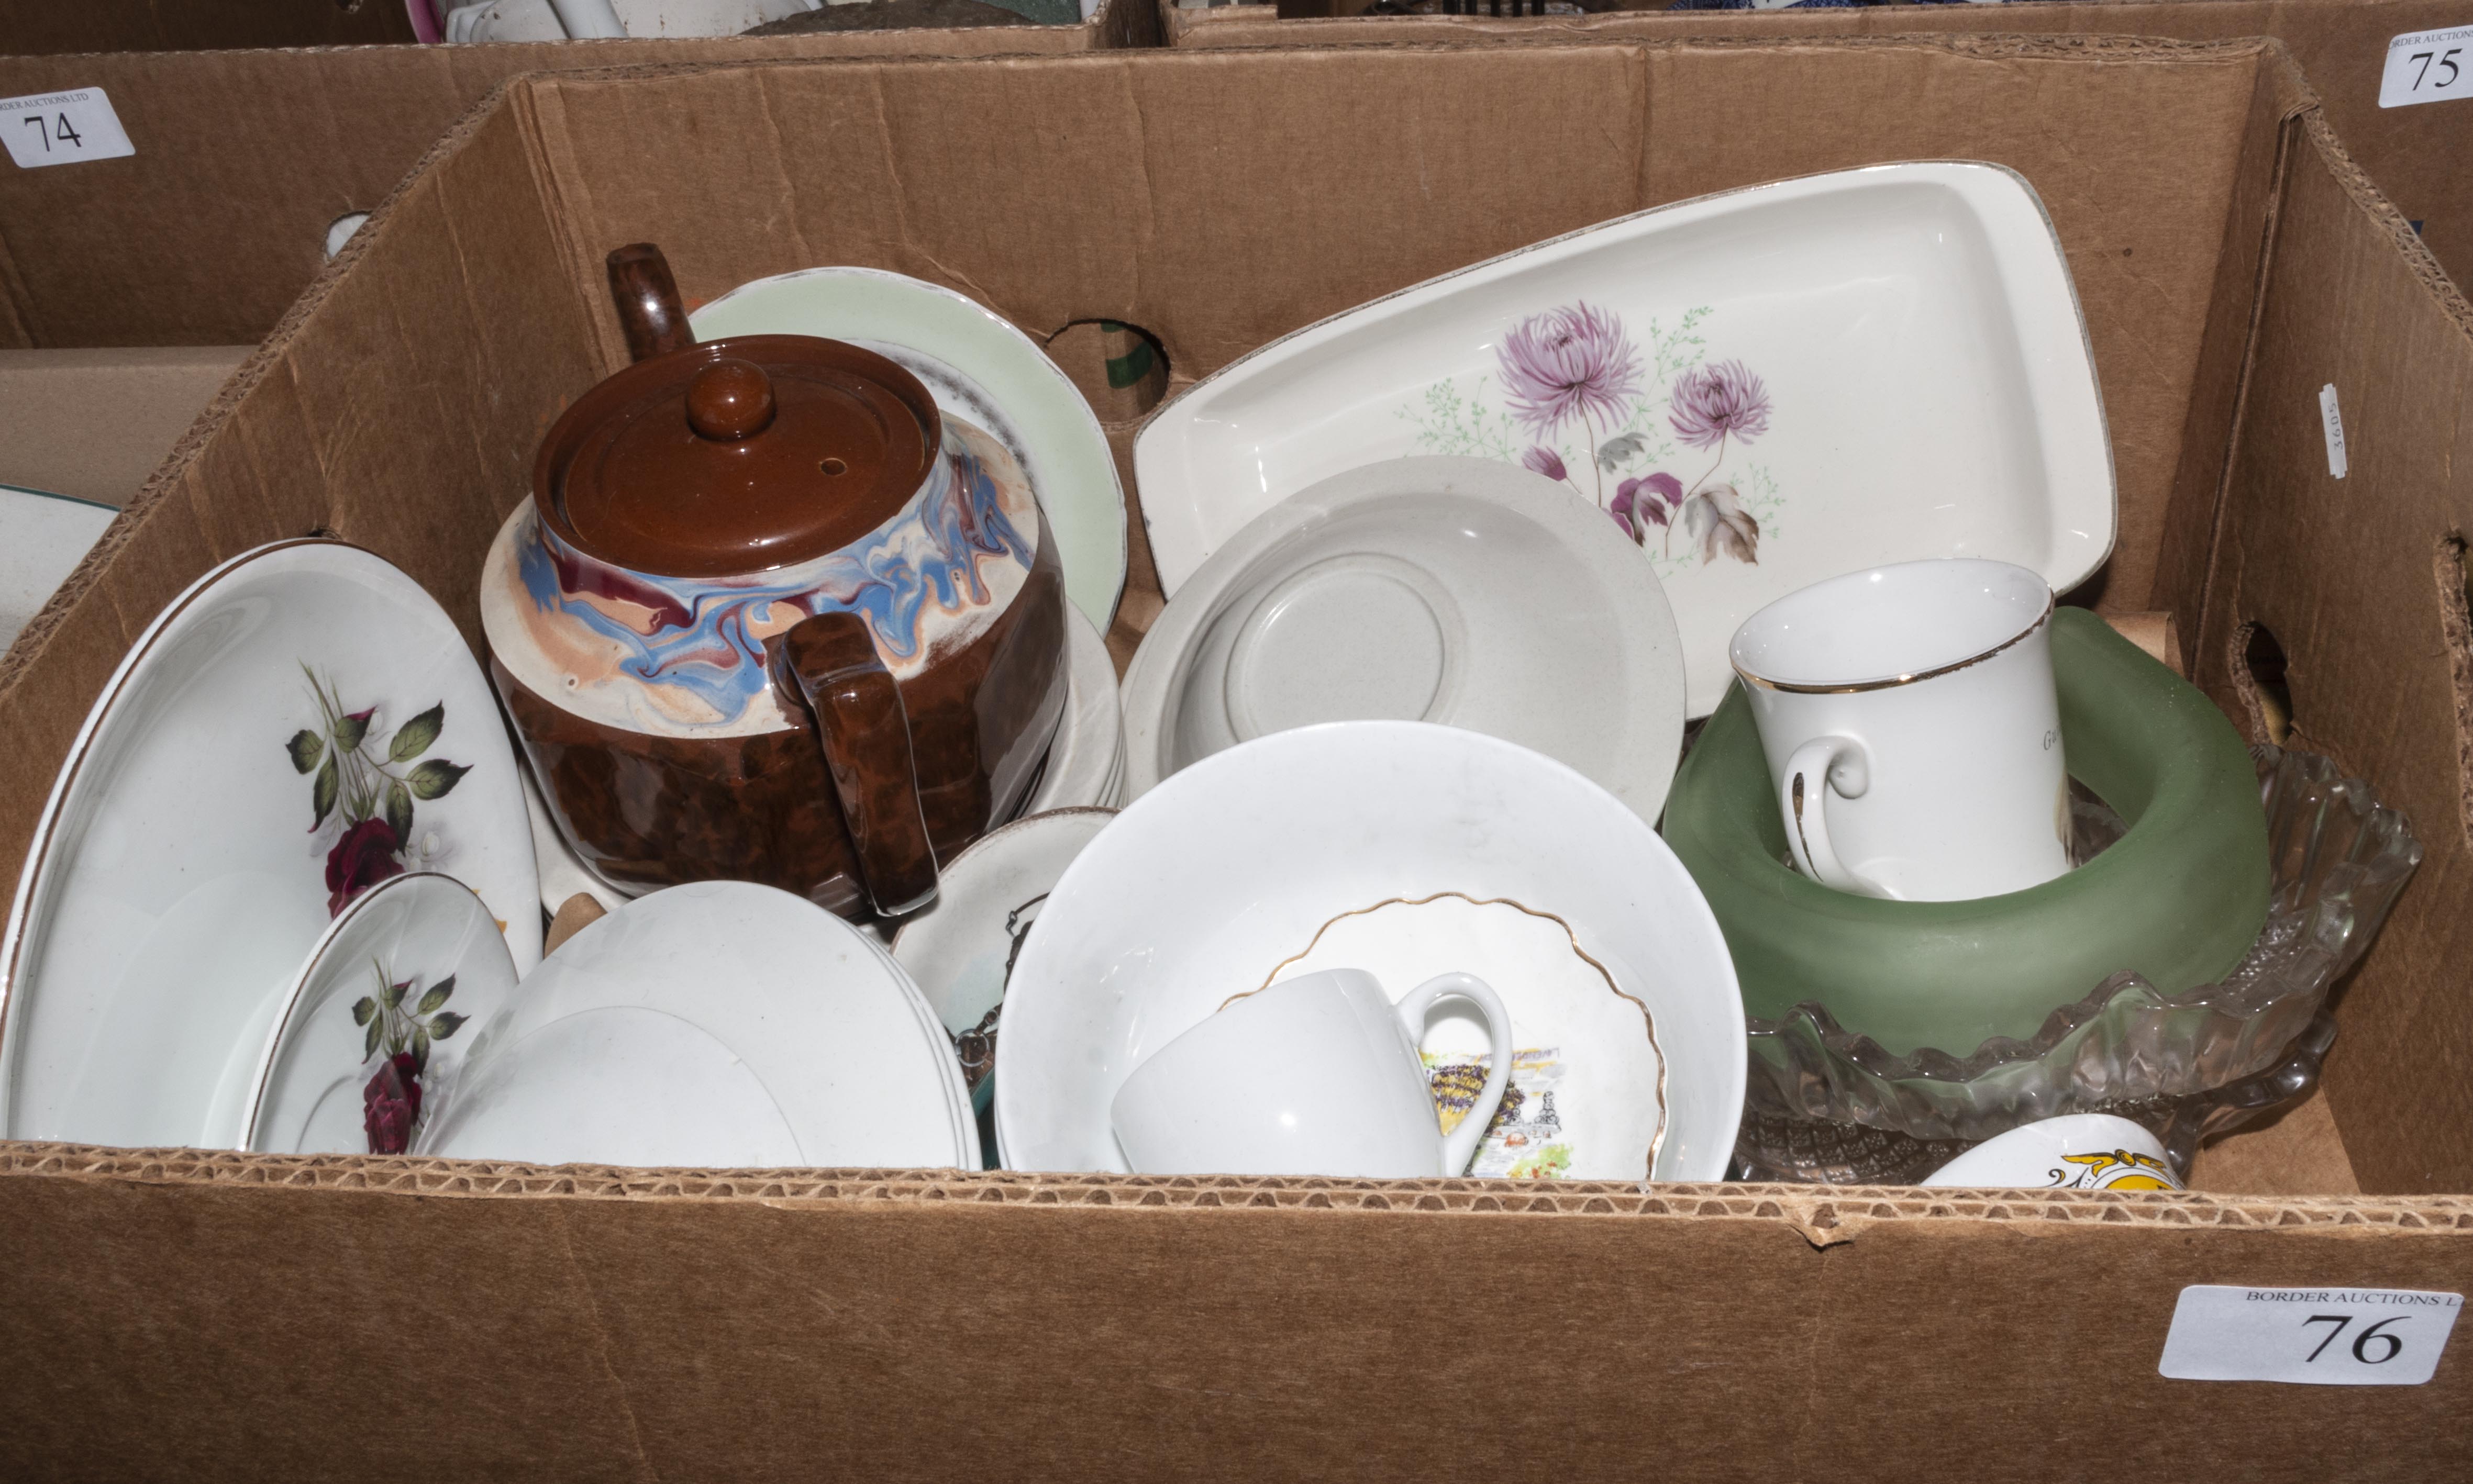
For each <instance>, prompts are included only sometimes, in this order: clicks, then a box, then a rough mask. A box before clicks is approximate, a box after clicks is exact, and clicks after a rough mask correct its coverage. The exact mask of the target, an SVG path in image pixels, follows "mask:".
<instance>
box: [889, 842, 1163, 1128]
mask: <svg viewBox="0 0 2473 1484" xmlns="http://www.w3.org/2000/svg"><path fill="white" fill-rule="evenodd" d="M1115 818H1116V811H1115V810H1113V809H1059V810H1057V811H1055V812H1053V813H1047V814H1034V815H1031V816H1030V817H1028V818H1026V819H1020V820H1016V821H1014V822H1013V823H1012V824H1010V825H1007V826H1005V827H1004V828H1002V829H999V830H996V832H995V833H993V834H991V835H989V836H987V837H986V838H985V839H983V840H981V841H979V842H978V843H977V844H975V845H973V846H972V847H971V848H970V849H969V850H964V851H963V852H962V853H961V854H960V855H958V856H956V857H954V860H953V863H952V864H951V865H949V866H948V867H946V868H945V870H944V873H943V874H942V875H941V876H939V877H938V879H937V882H936V904H935V905H934V906H932V907H929V908H928V909H927V910H926V911H924V912H922V913H919V914H917V915H915V916H913V917H910V918H907V919H905V920H903V922H902V924H901V930H900V932H899V933H896V934H895V935H894V939H893V957H894V959H895V961H896V962H898V963H900V965H901V967H902V968H903V969H907V970H908V971H909V974H910V977H911V978H912V979H913V980H914V981H916V982H917V983H918V985H919V993H921V994H923V995H924V996H925V997H926V1001H927V1005H928V1008H929V1009H931V1010H933V1011H934V1012H935V1014H936V1017H937V1019H938V1020H939V1021H940V1022H942V1024H943V1026H944V1029H945V1031H946V1033H947V1034H948V1035H949V1036H952V1037H957V1038H958V1037H961V1036H965V1035H971V1034H973V1033H975V1034H976V1035H978V1036H979V1037H981V1038H983V1039H984V1041H985V1043H986V1044H988V1045H991V1046H992V1045H993V1044H994V1043H995V1041H996V1009H997V1007H998V1006H999V1005H1000V1004H1001V1003H1002V1002H1003V1000H1004V989H1005V974H1006V972H1007V971H1008V970H1009V969H1011V968H1012V967H1013V961H1014V955H1015V954H1016V953H1018V952H1020V945H1021V942H1022V940H1023V939H1024V938H1026V937H1027V936H1029V933H1030V925H1031V923H1033V922H1037V921H1038V920H1039V908H1040V904H1041V903H1043V902H1044V901H1045V900H1046V899H1047V894H1048V891H1049V890H1050V889H1051V888H1053V887H1054V886H1055V885H1056V881H1057V878H1058V877H1059V876H1062V875H1063V874H1065V868H1066V867H1068V866H1070V865H1071V864H1073V857H1074V856H1076V855H1079V854H1081V853H1082V848H1083V847H1084V846H1087V845H1089V844H1090V843H1091V842H1092V839H1093V838H1095V837H1096V836H1097V835H1098V833H1099V831H1100V830H1102V829H1104V828H1106V827H1107V825H1108V822H1109V821H1110V820H1112V819H1115ZM974 1070H975V1071H977V1072H978V1073H979V1074H980V1075H979V1076H977V1077H975V1078H974V1077H972V1075H971V1074H972V1071H974ZM987 1070H988V1067H987V1066H985V1065H981V1066H978V1067H975V1068H973V1067H972V1066H970V1065H964V1066H963V1078H964V1080H965V1081H966V1082H968V1083H969V1084H970V1085H971V1088H972V1092H973V1093H974V1094H975V1093H976V1091H977V1089H978V1088H979V1086H980V1084H981V1083H983V1082H984V1081H985V1080H986V1077H985V1074H986V1072H987Z"/></svg>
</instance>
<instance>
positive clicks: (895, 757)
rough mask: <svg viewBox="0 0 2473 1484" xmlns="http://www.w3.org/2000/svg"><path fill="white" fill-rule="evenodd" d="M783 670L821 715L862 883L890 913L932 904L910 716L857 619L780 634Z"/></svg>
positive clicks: (847, 616)
mask: <svg viewBox="0 0 2473 1484" xmlns="http://www.w3.org/2000/svg"><path fill="white" fill-rule="evenodd" d="M780 653H781V667H782V668H783V669H784V670H785V671H787V672H788V678H789V679H790V680H791V681H792V682H795V683H796V684H797V686H798V688H799V693H800V694H801V695H803V696H804V697H805V698H806V701H807V706H808V707H809V709H811V710H813V711H814V712H815V713H816V740H817V741H818V742H819V743H820V744H822V746H823V748H824V753H825V771H826V772H827V773H828V774H830V775H831V776H832V780H833V793H834V795H835V796H836V797H838V798H839V799H840V800H841V805H842V820H843V822H844V823H845V824H847V825H848V826H850V833H851V843H852V844H853V845H855V846H856V847H857V848H858V863H859V879H860V881H861V883H862V884H863V885H865V886H866V888H867V895H868V898H869V899H870V900H871V901H872V902H873V903H874V904H875V906H876V911H877V912H879V913H881V914H883V915H884V916H886V917H899V916H900V915H901V914H903V913H905V912H916V911H918V910H919V909H920V908H922V907H924V906H925V905H927V904H928V903H929V902H931V901H934V900H935V899H936V851H935V849H934V847H933V846H931V845H930V844H929V843H928V839H927V819H926V816H925V815H924V813H922V812H921V810H920V807H919V772H918V767H917V765H916V764H915V763H914V762H913V761H912V759H911V755H910V717H909V713H908V712H907V711H905V710H904V709H903V708H902V705H901V690H900V687H899V686H897V685H896V684H895V683H894V680H893V674H892V672H891V671H889V670H887V669H885V667H884V661H883V660H881V659H879V658H876V638H875V636H874V635H873V634H869V633H868V628H867V620H866V619H864V618H861V617H860V616H859V615H858V614H856V613H851V612H838V611H837V612H829V613H817V614H815V615H813V616H812V617H808V618H803V619H801V620H799V622H798V623H796V624H794V625H792V626H791V629H790V632H789V633H787V634H783V635H782V636H781V651H780Z"/></svg>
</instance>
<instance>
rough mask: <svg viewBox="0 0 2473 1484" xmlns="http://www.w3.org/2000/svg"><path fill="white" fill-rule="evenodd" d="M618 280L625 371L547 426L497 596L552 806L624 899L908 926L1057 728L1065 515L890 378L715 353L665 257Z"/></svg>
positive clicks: (810, 355)
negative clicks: (811, 912)
mask: <svg viewBox="0 0 2473 1484" xmlns="http://www.w3.org/2000/svg"><path fill="white" fill-rule="evenodd" d="M609 268H610V281H611V286H612V291H613V292H614V293H615V295H616V297H617V299H618V314H619V320H620V322H621V324H622V326H623V328H624V329H625V331H626V335H627V344H628V348H629V349H630V350H631V351H633V352H634V354H635V357H636V364H635V365H633V366H630V367H628V368H627V369H626V370H624V371H620V372H618V373H617V374H616V375H614V376H612V377H610V378H609V379H608V380H606V381H604V382H602V383H601V384H600V385H599V386H596V387H594V388H593V389H592V390H591V391H589V392H588V393H586V394H585V395H583V396H582V397H581V398H579V399H578V400H577V401H576V403H575V405H573V406H572V407H569V408H568V409H567V410H566V412H565V413H564V415H563V416H562V417H560V419H558V422H557V423H556V425H554V426H553V427H552V428H551V429H550V431H549V436H548V437H547V439H546V440H544V441H543V443H541V447H540V455H539V457H538V458H536V459H535V461H534V464H533V492H532V498H531V499H529V500H527V501H525V502H524V503H523V504H522V505H520V506H518V507H517V508H516V512H515V514H514V515H511V516H510V517H509V518H508V520H507V523H506V525H505V526H504V527H503V528H501V529H500V531H499V532H498V536H497V539H496V540H495V541H494V542H492V545H491V548H490V555H489V558H488V562H487V565H486V567H485V568H484V570H483V573H482V582H481V617H482V624H483V628H484V629H485V630H486V632H487V634H488V635H489V641H490V657H491V665H490V673H491V676H492V679H493V680H494V681H495V682H496V683H497V687H498V693H499V695H500V697H501V698H502V699H503V700H504V701H505V703H506V706H507V714H508V715H509V716H510V717H512V718H513V719H514V721H515V725H516V731H517V732H518V733H520V735H521V736H522V739H523V744H524V750H525V752H526V753H527V754H528V755H529V756H530V758H531V761H532V766H533V772H534V775H535V777H536V778H539V779H540V784H541V792H542V795H543V796H544V799H545V801H546V802H547V803H548V805H549V809H550V813H551V815H552V817H553V818H554V819H555V821H556V822H557V825H558V827H559V829H560V831H561V832H562V833H563V834H564V835H565V836H566V838H567V840H568V842H569V843H570V844H572V845H573V846H574V847H575V849H576V850H577V852H578V853H579V854H581V855H582V856H583V857H584V859H585V860H586V861H587V862H588V863H589V864H590V865H591V866H592V867H593V869H595V870H596V871H598V872H599V873H600V874H602V875H603V876H605V877H607V878H608V879H609V880H610V881H611V882H612V883H613V884H615V885H617V886H620V887H622V888H625V889H629V890H649V889H652V888H655V887H661V886H670V885H676V884H678V883H681V882H686V881H700V880H717V879H729V880H744V881H760V882H763V883H765V884H767V885H771V886H778V887H780V888H782V889H784V890H786V891H790V892H795V893H797V894H798V895H800V896H802V897H805V898H808V899H810V900H812V901H815V902H817V903H819V904H821V905H823V906H826V907H828V908H830V909H832V910H833V911H835V912H839V913H842V914H844V915H846V916H862V915H864V914H866V913H867V912H869V911H870V910H873V911H875V912H877V913H881V914H884V915H888V916H890V915H896V914H900V913H903V912H909V911H913V910H916V909H917V908H919V907H921V906H924V905H925V904H926V903H927V902H928V901H930V900H932V899H933V898H934V897H935V892H936V869H937V862H938V861H939V860H949V859H951V858H952V856H953V855H954V854H955V853H956V852H958V851H959V850H961V849H962V848H963V847H965V846H967V845H969V844H970V843H971V842H972V840H974V839H976V838H978V837H979V836H980V835H981V834H983V833H985V832H986V831H988V830H989V829H991V828H993V827H995V826H997V825H1000V824H1002V823H1003V822H1004V821H1005V820H1006V819H1008V818H1010V817H1011V815H1012V813H1013V811H1014V810H1015V809H1016V808H1017V807H1019V805H1020V802H1021V801H1022V800H1023V799H1024V798H1026V797H1027V796H1028V793H1029V790H1030V786H1031V784H1032V782H1033V781H1034V778H1035V775H1036V774H1037V772H1038V769H1039V765H1040V763H1041V760H1042V759H1043V758H1044V756H1045V754H1046V751H1047V746H1048V743H1049V741H1050V740H1051V739H1052V738H1053V736H1054V735H1055V731H1056V727H1057V723H1058V720H1059V719H1060V718H1061V717H1062V716H1063V714H1064V707H1065V687H1066V669H1065V658H1064V655H1065V588H1064V581H1063V576H1062V569H1061V567H1060V565H1059V562H1058V557H1057V552H1056V543H1055V540H1054V539H1053V537H1051V536H1050V535H1049V533H1048V529H1047V521H1046V518H1045V517H1044V515H1042V514H1041V513H1040V509H1039V504H1038V502H1037V501H1036V500H1035V499H1034V498H1033V497H1032V493H1031V490H1030V486H1029V484H1028V482H1027V481H1025V480H1024V478H1023V477H1022V472H1021V469H1020V467H1019V466H1018V465H1017V464H1016V463H1015V462H1014V459H1013V457H1012V455H1010V454H1009V453H1007V452H1006V451H1005V448H1004V446H1003V445H1002V444H1001V443H997V442H996V440H995V439H994V438H992V437H990V436H989V435H988V434H986V433H984V432H982V431H980V430H979V429H977V428H975V427H972V426H971V425H970V424H969V423H967V422H965V421H963V420H961V419H958V418H953V417H951V416H949V415H945V414H942V413H940V412H939V411H938V409H937V406H936V403H935V400H934V398H933V397H931V396H930V395H928V393H927V389H926V388H925V387H924V386H922V385H921V384H920V383H919V381H918V380H917V378H915V377H913V376H912V375H911V374H910V373H909V372H908V371H904V370H902V369H901V368H900V366H898V365H896V364H895V363H894V362H892V361H890V360H887V359H886V358H884V357H883V356H880V355H876V354H875V353H874V352H872V351H869V350H865V349H861V348H860V347H856V346H851V345H844V344H842V343H841V342H838V341H831V340H821V339H817V338H814V337H811V336H804V335H749V336H742V337H739V338H736V339H732V340H719V341H713V342H710V343H708V344H702V345H699V344H696V343H695V341H694V339H693V337H692V334H691V332H690V331H689V330H688V329H687V320H686V314H685V311H684V308H683V307H682V306H681V304H680V301H679V296H678V290H677V287H676V285H675V284H674V283H673V282H672V280H671V277H670V271H669V265H668V264H667V263H666V262H664V261H663V260H662V257H661V254H660V251H659V250H658V249H655V248H653V247H651V246H649V245H647V244H641V243H639V244H636V245H635V246H633V247H626V248H620V249H619V250H617V251H614V252H612V253H611V254H610V260H609Z"/></svg>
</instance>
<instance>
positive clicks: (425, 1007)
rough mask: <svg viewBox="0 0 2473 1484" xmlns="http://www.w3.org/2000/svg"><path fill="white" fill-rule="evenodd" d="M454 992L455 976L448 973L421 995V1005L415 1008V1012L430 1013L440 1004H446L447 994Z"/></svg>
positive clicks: (417, 1013) (418, 1013)
mask: <svg viewBox="0 0 2473 1484" xmlns="http://www.w3.org/2000/svg"><path fill="white" fill-rule="evenodd" d="M452 993H455V976H454V975H453V974H448V975H447V976H446V977H445V978H444V979H441V980H439V981H438V982H437V983H436V984H433V985H431V986H430V987H429V993H426V994H423V995H422V996H420V1008H419V1009H418V1010H415V1011H414V1012H413V1014H415V1015H424V1016H425V1015H427V1014H429V1013H430V1012H431V1011H433V1010H435V1009H437V1008H438V1007H439V1006H441V1005H444V1004H445V1003H446V996H447V995H449V994H452Z"/></svg>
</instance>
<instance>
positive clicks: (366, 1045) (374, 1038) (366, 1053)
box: [361, 1018, 386, 1062]
mask: <svg viewBox="0 0 2473 1484" xmlns="http://www.w3.org/2000/svg"><path fill="white" fill-rule="evenodd" d="M385 1024H386V1022H385V1021H383V1020H379V1019H375V1018H372V1020H371V1021H370V1033H369V1035H368V1036H366V1037H364V1038H362V1040H361V1060H362V1061H364V1062H366V1061H368V1060H369V1059H370V1058H372V1057H373V1056H375V1055H377V1054H378V1031H379V1029H380V1028H381V1027H382V1026H384V1025H385Z"/></svg>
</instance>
